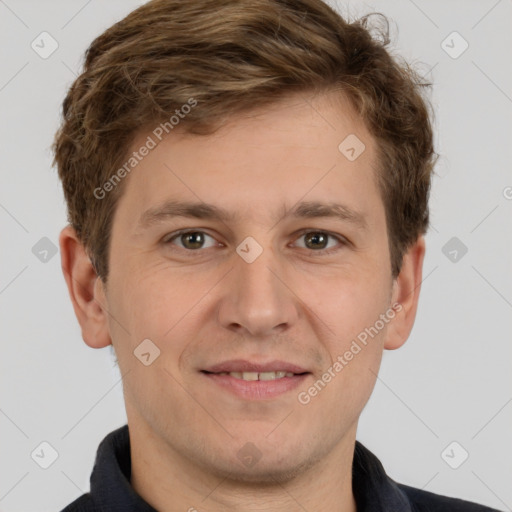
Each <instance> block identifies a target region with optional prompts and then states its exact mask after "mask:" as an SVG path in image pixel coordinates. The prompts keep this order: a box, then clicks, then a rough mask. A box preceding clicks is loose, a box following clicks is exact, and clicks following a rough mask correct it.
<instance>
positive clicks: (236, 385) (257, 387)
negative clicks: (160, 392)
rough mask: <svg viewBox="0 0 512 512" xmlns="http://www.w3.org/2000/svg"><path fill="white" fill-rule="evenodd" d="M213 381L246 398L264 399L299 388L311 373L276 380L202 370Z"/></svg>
mask: <svg viewBox="0 0 512 512" xmlns="http://www.w3.org/2000/svg"><path fill="white" fill-rule="evenodd" d="M201 373H202V374H203V375H204V376H205V377H207V378H208V379H209V380H210V381H211V382H215V384H217V385H219V386H220V387H222V388H224V389H226V390H228V391H230V392H231V393H233V394H235V395H237V396H239V397H241V398H245V399H250V400H264V399H266V398H274V397H276V396H279V395H282V394H283V393H286V392H288V391H291V390H293V389H295V388H297V387H298V386H299V385H300V384H302V383H303V382H304V380H305V379H306V377H308V376H309V375H310V374H309V373H305V374H302V375H294V376H293V377H283V378H281V379H275V380H243V379H237V378H235V377H232V376H231V375H219V374H217V373H205V372H201Z"/></svg>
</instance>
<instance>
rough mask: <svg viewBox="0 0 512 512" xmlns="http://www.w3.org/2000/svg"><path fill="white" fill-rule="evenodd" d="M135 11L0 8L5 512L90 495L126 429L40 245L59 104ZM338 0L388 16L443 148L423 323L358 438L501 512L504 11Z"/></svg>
mask: <svg viewBox="0 0 512 512" xmlns="http://www.w3.org/2000/svg"><path fill="white" fill-rule="evenodd" d="M140 4H141V2H136V1H133V0H130V1H127V0H123V1H121V0H116V1H108V2H106V1H100V0H89V1H85V0H80V1H75V0H73V1H70V0H66V1H64V0H61V1H53V0H52V1H45V2H40V1H28V0H18V1H15V0H6V1H2V0H0V23H1V26H0V27H1V30H0V44H1V48H2V52H3V53H2V55H3V59H2V66H1V69H0V105H1V121H2V122H1V125H0V129H1V133H0V141H1V154H2V160H1V165H0V173H1V188H0V225H1V232H2V244H1V251H2V252H1V262H2V263H1V265H0V314H1V318H0V321H1V326H2V357H1V358H0V365H1V366H0V375H1V376H2V385H1V387H0V393H1V408H0V428H1V432H2V457H0V510H1V511H12V512H16V511H42V510H48V511H49V510H55V511H57V510H60V509H61V508H62V507H64V506H65V505H66V504H68V503H69V502H70V501H72V500H73V499H75V498H77V497H78V496H79V495H80V494H82V493H83V492H85V491H87V490H88V489H89V476H90V472H91V470H92V466H93V463H94V458H95V455H96V449H97V446H98V444H99V442H100V441H101V440H102V439H103V437H104V436H105V435H106V434H107V433H108V432H110V431H112V430H114V429H115V428H117V427H119V426H121V425H123V424H124V423H125V422H126V415H125V411H124V405H123V400H122V389H121V382H120V374H119V370H118V368H117V367H115V366H114V359H113V356H112V354H111V352H110V349H109V348H105V349H101V350H93V349H90V348H89V347H87V346H86V345H85V343H84V342H83V341H82V339H81V333H80V329H79V326H78V323H77V321H76V319H75V316H74V312H73V309H72V306H71V302H70V300H69V298H68V292H67V288H66V286H65V282H64V278H63V276H62V272H61V268H60V255H59V254H58V252H57V253H56V254H55V255H52V253H51V252H49V253H48V254H46V255H45V253H44V252H41V251H42V250H43V249H44V248H45V247H47V246H48V241H47V240H43V241H42V242H41V241H40V240H41V239H42V238H44V237H47V238H48V239H49V241H50V242H51V243H52V244H53V245H55V246H57V245H58V234H59V231H60V229H61V228H62V227H63V226H64V225H65V222H66V217H65V206H64V200H63V195H62V192H61V189H60V183H59V182H58V180H57V175H56V170H54V169H52V168H51V166H50V164H51V154H50V150H49V146H50V144H51V142H52V138H53V134H54V132H55V130H56V129H57V125H58V121H59V114H60V107H61V103H62V100H63V98H64V95H65V92H66V90H67V88H68V87H69V85H70V84H71V82H72V80H73V79H74V77H75V75H76V73H77V72H78V70H79V67H80V65H81V62H82V55H83V52H84V51H85V49H86V48H87V47H88V45H89V44H90V42H91V41H92V40H93V38H94V37H95V36H97V35H99V34H100V33H101V32H102V31H103V30H105V29H106V28H107V27H109V26H110V25H111V24H112V23H114V22H115V21H117V20H119V19H121V18H122V17H123V16H125V15H126V14H127V13H128V12H129V11H131V10H132V9H134V8H135V7H137V6H138V5H140ZM331 5H336V4H334V3H333V2H331ZM347 5H348V4H347V3H344V4H343V6H341V2H340V5H339V6H338V9H339V10H340V11H341V12H342V14H346V13H347V12H349V13H350V14H351V15H352V16H354V15H358V14H359V15H362V14H365V13H367V12H371V11H381V12H383V13H384V14H385V15H386V16H389V17H390V18H391V19H392V20H394V24H393V25H392V26H391V33H392V36H393V37H394V40H395V44H394V47H393V48H394V52H396V53H398V54H401V55H403V56H404V57H405V58H406V59H407V60H408V61H410V62H412V63H413V64H415V65H416V66H418V67H419V69H422V70H423V72H424V74H425V76H427V78H430V79H431V80H433V81H434V82H435V87H434V91H433V96H432V101H433V104H434V107H435V109H436V111H437V114H436V121H435V125H436V142H437V150H438V152H439V153H440V154H441V158H440V160H439V164H438V166H437V173H438V175H437V176H436V177H435V179H434V184H433V190H432V196H431V215H432V224H433V227H432V229H431V230H430V232H429V233H428V236H427V254H426V260H425V265H424V277H425V280H424V283H423V286H422V292H421V297H420V304H419V312H418V316H417V320H416V324H415V327H414V329H413V331H412V334H411V337H410V339H409V340H408V342H407V343H406V344H405V345H404V346H403V347H402V348H401V349H399V350H397V351H393V352H387V351H386V352H385V353H384V360H383V364H382V369H381V372H380V374H379V379H378V381H377V384H376V387H375V391H374V393H373V395H372V398H371V399H370V402H369V403H368V406H367V407H366V408H365V410H364V411H363V414H362V417H361V421H360V426H359V432H358V439H359V440H360V441H362V442H363V443H364V444H366V446H367V447H368V448H369V449H370V450H372V451H373V452H374V453H375V454H376V455H377V456H378V457H379V458H380V459H381V461H382V462H383V463H384V466H385V468H386V470H387V472H388V474H389V475H390V476H391V477H393V478H394V479H395V480H397V481H399V482H403V483H406V484H409V485H412V486H415V487H420V488H423V489H426V490H429V491H432V492H436V493H441V494H446V495H449V496H457V497H462V498H465V499H469V500H474V501H478V502H480V503H484V504H487V505H489V506H492V507H495V508H498V509H500V510H511V507H512V486H511V485H510V483H511V482H512V462H511V461H512V443H511V435H510V433H511V429H510V426H511V420H512V403H511V402H512V386H511V374H512V371H511V370H512V357H511V356H512V348H511V347H512V344H511V343H510V341H511V339H510V338H511V335H510V327H511V318H512V315H511V313H512V272H511V265H510V260H511V258H510V254H511V249H512V229H511V227H512V226H511V224H512V222H511V218H512V200H511V199H512V188H511V187H512V173H511V171H510V162H512V158H511V157H512V150H511V147H512V139H511V131H512V130H511V124H512V121H511V112H512V83H511V82H512V80H511V78H512V77H511V75H512V73H511V67H510V55H511V53H510V51H511V48H512V35H511V33H512V30H511V28H512V27H511V20H512V5H511V1H510V0H500V1H496V0H481V1H462V0H461V1H455V0H451V1H444V0H443V1H441V0H436V1H428V2H427V1H425V0H423V1H420V0H415V1H412V0H393V1H392V0H382V1H375V2H373V3H372V2H352V3H351V4H350V5H349V8H348V9H347ZM42 31H47V32H49V33H50V34H51V36H52V37H53V38H54V39H55V40H56V41H57V42H58V45H59V46H58V49H57V50H56V51H55V52H54V53H53V54H52V55H51V56H50V57H48V58H47V59H43V58H41V57H40V56H39V55H38V54H37V53H36V52H35V51H34V50H33V49H32V48H31V43H32V41H33V40H34V39H36V38H37V36H38V35H39V34H40V33H41V32H42ZM453 31H457V32H458V33H459V34H460V35H461V36H462V37H463V38H464V40H466V41H467V42H468V43H469V48H468V49H467V50H466V51H465V52H464V53H462V54H461V55H460V56H458V58H452V57H451V56H450V55H448V54H447V53H446V51H445V50H444V49H443V47H442V46H441V44H442V41H443V40H445V39H446V38H447V36H449V35H450V34H451V33H452V32H453ZM446 44H448V45H449V46H451V47H452V48H451V49H450V50H449V51H451V52H452V54H453V53H454V52H459V51H460V49H461V48H462V46H461V44H462V40H460V39H458V36H455V39H454V38H453V36H452V37H451V38H448V40H447V42H446V43H445V45H446ZM46 48H48V46H46ZM507 187H509V188H507ZM452 237H457V239H458V240H459V241H458V242H457V241H456V242H455V243H456V244H458V245H459V247H457V246H456V245H455V246H453V247H452V246H450V245H449V246H448V247H447V249H445V250H444V252H443V247H445V244H447V242H448V241H449V240H450V239H452ZM452 243H453V242H452ZM460 243H463V244H464V245H465V246H466V247H467V249H468V251H467V253H466V254H465V255H463V256H462V252H461V251H460V247H461V246H460ZM36 244H42V245H36ZM45 244H46V245H45ZM34 246H35V249H33V248H34ZM454 248H455V250H457V251H458V252H457V260H456V261H452V259H453V257H454V253H453V252H452V254H451V255H450V254H449V253H450V251H453V250H454ZM445 253H446V254H447V255H445ZM41 258H42V259H43V261H41ZM45 258H46V261H44V260H45ZM43 441H46V442H48V443H50V445H52V446H53V447H54V448H55V450H56V451H57V452H58V458H57V460H56V461H55V462H54V463H53V464H52V465H51V466H50V467H49V468H48V469H42V468H41V467H40V466H39V465H38V464H36V462H34V460H33V459H32V458H31V453H32V452H33V451H34V449H36V448H38V447H39V445H40V443H41V442H43ZM453 441H456V442H458V443H459V444H460V445H461V446H462V447H463V448H464V449H465V450H467V452H468V453H469V458H468V459H467V460H466V461H465V462H464V463H463V464H462V465H460V467H458V469H452V468H451V467H450V466H449V465H448V464H447V462H446V460H448V459H447V458H446V456H445V458H444V459H443V457H442V456H441V453H442V452H443V450H444V449H445V448H446V447H447V446H448V445H449V444H450V443H451V442H453ZM460 450H461V449H460V448H456V449H455V450H454V451H453V452H451V451H450V450H449V451H448V453H449V455H450V456H451V457H450V459H449V460H450V462H451V463H452V464H456V463H457V462H458V461H460V456H461V451H460ZM46 453H49V452H48V451H46Z"/></svg>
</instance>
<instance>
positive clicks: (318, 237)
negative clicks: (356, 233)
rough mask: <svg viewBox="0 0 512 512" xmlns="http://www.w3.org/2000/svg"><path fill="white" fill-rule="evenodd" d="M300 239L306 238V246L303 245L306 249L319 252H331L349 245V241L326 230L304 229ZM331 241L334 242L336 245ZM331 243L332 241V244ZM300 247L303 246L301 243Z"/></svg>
mask: <svg viewBox="0 0 512 512" xmlns="http://www.w3.org/2000/svg"><path fill="white" fill-rule="evenodd" d="M298 240H304V246H302V247H303V248H304V249H308V250H309V251H311V252H316V253H319V254H330V253H331V252H336V251H338V250H339V249H340V248H341V247H342V246H344V245H347V242H346V241H345V240H344V239H343V238H342V237H340V236H335V235H332V234H330V233H326V232H325V231H304V232H302V234H301V235H300V236H299V238H298ZM331 241H332V242H334V245H333V244H332V242H331ZM336 242H337V244H336ZM329 243H331V245H330V246H329ZM336 245H338V247H337V246H336ZM299 247H301V246H300V245H299Z"/></svg>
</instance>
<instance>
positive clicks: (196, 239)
mask: <svg viewBox="0 0 512 512" xmlns="http://www.w3.org/2000/svg"><path fill="white" fill-rule="evenodd" d="M206 238H211V239H212V240H214V239H213V238H212V237H211V236H210V235H207V234H206V233H205V232H204V231H182V232H180V233H177V234H175V235H174V236H172V237H171V238H167V239H165V240H164V243H165V244H172V243H174V242H175V241H178V242H179V244H177V245H178V247H181V248H182V249H188V250H197V249H203V248H206V247H204V244H205V239H206ZM180 244H181V245H180ZM212 246H213V245H210V247H212Z"/></svg>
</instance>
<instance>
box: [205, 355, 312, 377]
mask: <svg viewBox="0 0 512 512" xmlns="http://www.w3.org/2000/svg"><path fill="white" fill-rule="evenodd" d="M279 370H282V371H285V372H290V373H297V374H298V373H310V372H309V371H308V370H306V369H304V368H302V367H300V366H298V365H296V364H292V363H287V362H286V361H278V360H274V361H269V362H267V363H253V362H251V361H247V360H246V359H231V360H229V361H224V362H222V363H219V364H215V365H213V366H210V367H209V368H204V369H203V370H202V371H203V372H209V373H221V372H227V373H230V372H258V373H261V372H276V371H279ZM284 378H290V379H291V378H292V377H284Z"/></svg>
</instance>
